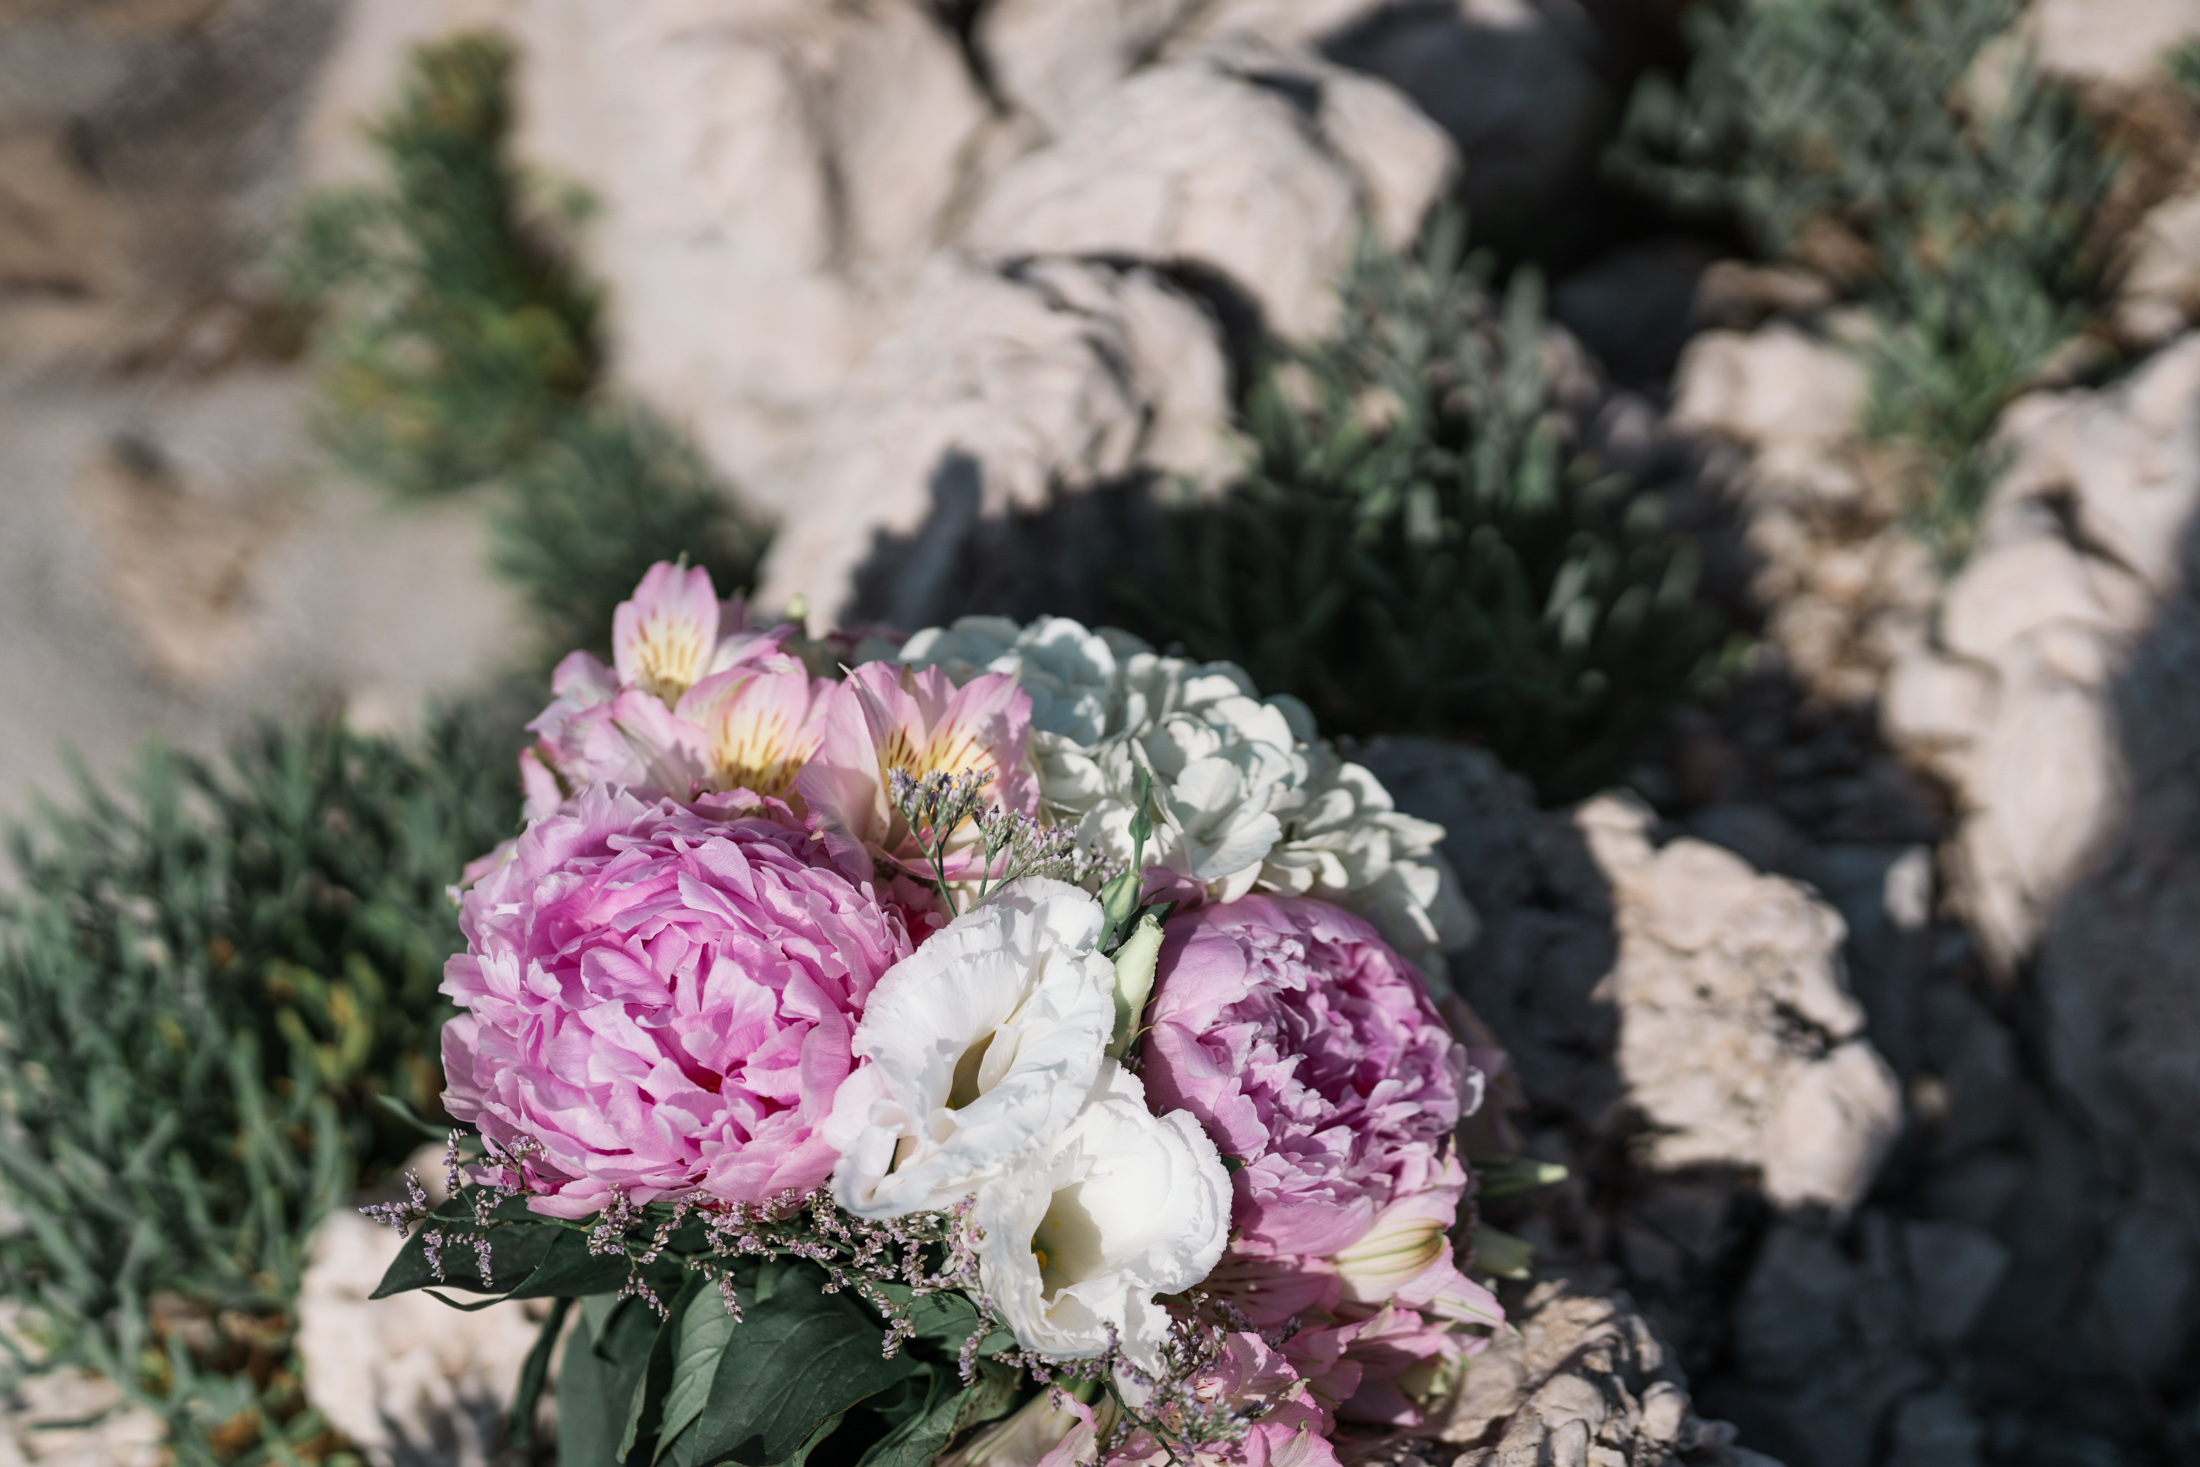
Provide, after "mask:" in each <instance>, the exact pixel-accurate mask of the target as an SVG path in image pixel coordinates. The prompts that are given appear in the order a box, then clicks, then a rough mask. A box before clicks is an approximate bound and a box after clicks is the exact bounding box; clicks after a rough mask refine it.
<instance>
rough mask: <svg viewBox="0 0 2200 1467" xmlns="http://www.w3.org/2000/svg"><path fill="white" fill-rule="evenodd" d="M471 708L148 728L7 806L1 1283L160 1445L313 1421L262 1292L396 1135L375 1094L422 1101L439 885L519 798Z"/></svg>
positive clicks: (504, 756)
mask: <svg viewBox="0 0 2200 1467" xmlns="http://www.w3.org/2000/svg"><path fill="white" fill-rule="evenodd" d="M484 725H485V721H484V720H483V719H481V718H480V717H478V716H462V715H455V714H454V715H448V716H445V717H443V718H441V719H440V720H438V721H437V722H436V723H435V724H434V725H433V727H432V728H431V729H430V730H429V732H428V733H427V734H426V735H425V736H424V737H423V738H422V739H421V740H420V741H419V742H418V743H417V744H409V745H400V744H398V743H395V742H392V741H390V740H386V739H378V738H368V737H363V736H360V735H357V734H353V733H349V732H347V731H345V730H344V729H342V728H341V727H338V726H333V725H302V726H288V727H274V726H270V727H268V728H266V729H264V730H263V731H262V732H261V733H260V734H259V735H258V736H256V737H255V738H253V739H251V740H249V741H247V742H246V743H244V744H243V745H241V746H239V747H238V748H236V749H235V750H233V752H232V753H231V755H230V757H229V758H227V759H226V760H223V761H220V762H209V761H204V760H200V759H196V758H192V757H189V756H186V755H182V754H177V753H172V752H167V751H162V750H154V751H152V752H150V753H148V754H147V755H146V757H145V759H144V760H143V762H142V763H141V764H140V765H139V767H138V768H137V770H136V771H135V773H134V777H133V778H131V779H130V781H129V782H128V788H127V793H126V794H123V795H118V794H116V793H114V792H113V791H111V790H110V789H108V788H106V787H104V786H103V785H102V784H101V783H99V782H98V781H95V780H93V779H92V778H91V777H90V776H88V775H87V776H85V777H84V778H83V779H82V781H81V789H80V792H79V794H78V796H77V799H76V802H75V805H74V807H73V808H69V809H60V808H51V807H49V808H48V809H47V810H45V811H44V812H43V820H42V822H41V826H42V828H39V829H35V830H34V829H20V830H17V831H16V832H14V835H13V846H14V856H15V861H16V864H17V867H18V869H19V873H20V886H19V888H18V889H17V890H16V891H14V892H12V893H10V894H8V895H7V896H6V898H5V899H4V905H0V1051H4V1053H0V1108H4V1114H5V1116H6V1125H5V1129H4V1131H0V1185H4V1190H5V1195H6V1198H7V1201H8V1203H9V1205H10V1206H11V1207H12V1208H13V1209H14V1210H15V1212H16V1213H18V1214H19V1215H20V1217H21V1218H22V1222H23V1225H22V1227H21V1228H20V1230H17V1231H15V1232H13V1233H11V1234H9V1235H7V1236H4V1237H0V1288H4V1291H5V1293H6V1294H7V1295H8V1296H9V1297H11V1298H15V1299H19V1300H22V1301H24V1302H25V1303H26V1304H29V1305H30V1306H32V1308H33V1309H34V1311H35V1314H36V1317H37V1318H38V1320H39V1325H38V1327H39V1328H40V1329H41V1330H43V1331H44V1332H45V1333H47V1334H48V1336H49V1337H50V1340H49V1342H50V1344H51V1345H52V1347H53V1348H54V1349H55V1350H56V1351H57V1352H59V1354H60V1356H61V1357H62V1358H65V1359H77V1360H81V1361H83V1362H85V1363H87V1364H90V1365H93V1366H95V1367H97V1368H98V1369H100V1370H102V1371H103V1372H105V1373H106V1374H107V1375H109V1376H110V1377H111V1378H113V1379H115V1380H116V1381H118V1382H121V1383H122V1384H124V1385H125V1386H126V1387H129V1388H131V1389H133V1390H135V1391H137V1392H140V1393H142V1395H143V1397H144V1398H145V1399H147V1400H149V1401H151V1402H153V1403H154V1404H156V1405H158V1406H159V1407H161V1408H162V1409H163V1410H164V1411H165V1412H166V1413H167V1414H168V1415H169V1416H170V1418H171V1421H172V1423H173V1424H174V1425H175V1426H176V1427H177V1431H176V1436H175V1440H176V1449H177V1450H178V1451H179V1453H182V1454H183V1456H184V1457H185V1459H186V1460H191V1459H194V1458H195V1457H197V1456H202V1455H206V1454H208V1453H211V1454H213V1456H215V1457H219V1458H222V1459H224V1460H232V1461H248V1460H262V1459H264V1460H277V1459H280V1456H281V1453H280V1452H279V1451H278V1450H277V1446H276V1443H277V1442H278V1440H280V1441H283V1442H287V1443H288V1444H289V1448H288V1449H289V1450H297V1449H299V1448H300V1446H301V1443H306V1442H310V1441H312V1440H314V1439H316V1438H317V1437H318V1435H319V1434H320V1432H321V1428H320V1427H319V1426H318V1425H317V1424H316V1423H315V1422H314V1421H313V1420H312V1419H311V1417H310V1413H306V1412H305V1410H304V1403H303V1397H302V1395H301V1394H300V1393H299V1390H298V1382H297V1380H296V1378H295V1372H294V1369H293V1368H292V1367H290V1366H289V1365H288V1363H287V1359H288V1348H287V1346H288V1331H289V1328H290V1324H289V1317H288V1311H289V1308H290V1305H291V1301H292V1300H293V1298H294V1297H295V1295H296V1291H297V1286H298V1280H299V1277H300V1274H301V1272H302V1271H303V1268H304V1256H303V1255H304V1248H305V1244H306V1239H307V1237H308V1236H309V1235H310V1233H311V1230H312V1228H313V1226H314V1225H315V1224H316V1223H317V1222H318V1221H319V1220H320V1219H321V1217H322V1216H324V1215H325V1214H326V1213H327V1212H328V1211H329V1210H330V1209H331V1208H334V1207H337V1206H340V1205H343V1204H344V1203H345V1202H346V1201H347V1200H348V1199H349V1197H350V1196H351V1192H352V1189H353V1186H354V1184H355V1182H356V1181H357V1180H358V1179H359V1178H360V1176H361V1175H365V1176H366V1177H368V1178H370V1179H371V1178H372V1177H373V1176H374V1175H376V1174H378V1173H380V1172H382V1171H386V1170H387V1169H388V1168H389V1167H390V1166H391V1165H393V1164H394V1163H396V1162H398V1161H400V1160H401V1159H403V1158H404V1157H405V1156H406V1155H407V1154H409V1153H410V1152H411V1151H412V1150H413V1149H414V1148H415V1147H417V1146H418V1145H419V1144H420V1137H419V1135H418V1133H417V1130H416V1128H415V1127H413V1126H412V1125H409V1124H408V1123H407V1122H406V1120H404V1119H402V1118H401V1116H400V1115H399V1114H398V1113H395V1112H393V1111H392V1110H391V1109H390V1108H389V1107H387V1106H386V1105H384V1104H382V1103H381V1102H382V1101H383V1099H384V1098H385V1097H387V1098H388V1099H391V1100H394V1101H397V1102H399V1103H400V1104H401V1105H402V1106H403V1107H405V1108H406V1109H408V1110H410V1111H411V1112H413V1113H414V1114H417V1115H423V1116H434V1115H439V1114H440V1107H439V1105H438V1102H437V1097H438V1095H439V1093H440V1092H441V1090H442V1075H441V1071H440V1068H439V1067H438V1065H437V1064H436V1062H435V1060H434V1054H435V1047H436V1039H435V1035H436V1029H437V1027H438V1026H439V1024H440V1023H441V1021H442V1018H443V1017H444V1015H445V1014H446V1013H447V1012H448V1006H447V1005H446V1004H445V1003H444V1002H443V1001H442V999H441V998H440V997H439V996H438V995H437V992H436V988H437V985H438V983H439V982H440V981H441V974H442V967H443V961H444V959H445V957H446V956H448V954H449V953H451V952H452V951H453V950H455V949H456V947H457V946H458V945H459V938H458V930H457V915H456V913H455V911H454V910H453V909H452V907H451V904H450V902H449V900H448V898H447V897H446V896H445V894H444V889H445V887H446V886H447V885H448V884H449V883H451V882H453V881H455V880H457V878H458V874H459V870H460V868H461V866H462V865H463V864H464V862H465V861H466V860H468V859H470V858H471V857H473V856H475V855H478V854H479V853H480V852H481V851H483V850H485V849H487V848H488V847H489V846H490V845H492V844H494V843H495V842H496V841H497V840H499V839H501V838H502V837H503V836H505V835H507V834H509V833H510V831H511V829H512V828H513V825H514V822H515V820H516V818H517V814H518V809H517V806H518V799H517V791H516V790H515V788H514V780H513V777H512V771H511V763H510V745H511V742H512V738H511V735H510V733H509V732H508V731H492V730H491V729H489V728H487V727H486V726H484ZM500 734H501V736H500ZM209 1433H211V1434H212V1435H209ZM224 1433H226V1435H224ZM222 1442H227V1443H228V1444H229V1447H231V1448H235V1449H236V1450H226V1449H222V1450H218V1449H217V1448H218V1446H219V1444H220V1443H222ZM255 1444H256V1445H255ZM246 1447H251V1448H252V1452H247V1453H244V1455H239V1453H240V1452H243V1451H244V1449H245V1448H246ZM270 1452H274V1453H276V1455H275V1456H274V1457H268V1456H267V1455H266V1454H267V1453H270ZM255 1454H257V1455H255Z"/></svg>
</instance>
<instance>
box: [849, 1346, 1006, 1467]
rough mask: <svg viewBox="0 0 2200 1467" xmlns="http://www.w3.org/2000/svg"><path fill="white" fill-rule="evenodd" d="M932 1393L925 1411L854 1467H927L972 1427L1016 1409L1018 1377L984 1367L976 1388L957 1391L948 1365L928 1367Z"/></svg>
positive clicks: (956, 1378)
mask: <svg viewBox="0 0 2200 1467" xmlns="http://www.w3.org/2000/svg"><path fill="white" fill-rule="evenodd" d="M930 1374H931V1382H930V1384H931V1393H930V1395H929V1397H928V1399H927V1401H926V1403H925V1406H924V1409H922V1410H921V1411H918V1412H916V1413H914V1414H913V1415H911V1416H909V1417H908V1418H907V1419H905V1420H904V1421H902V1422H901V1424H900V1425H898V1426H896V1427H895V1428H894V1429H893V1430H892V1431H889V1432H888V1433H887V1434H886V1435H885V1436H883V1437H881V1438H879V1439H878V1440H877V1441H875V1442H873V1443H872V1444H871V1446H870V1449H869V1450H867V1451H866V1452H864V1454H863V1456H862V1457H861V1458H859V1459H858V1461H857V1467H926V1464H927V1463H929V1462H931V1461H932V1460H933V1459H934V1458H935V1457H937V1456H939V1454H940V1453H941V1452H942V1451H943V1450H944V1449H945V1448H946V1446H947V1444H948V1443H949V1442H951V1441H953V1440H954V1439H955V1438H956V1437H958V1436H960V1435H961V1434H962V1433H963V1432H965V1431H967V1430H969V1429H970V1428H971V1427H974V1426H978V1425H982V1424H983V1423H985V1422H988V1421H996V1420H999V1419H1000V1418H1001V1417H1003V1416H1006V1415H1007V1414H1008V1413H1009V1412H1011V1411H1013V1410H1015V1409H1016V1404H1017V1397H1018V1396H1019V1395H1020V1394H1021V1387H1022V1381H1023V1377H1022V1375H1021V1373H1020V1372H1018V1371H1014V1370H1010V1369H1006V1368H1004V1367H1003V1366H1000V1365H998V1364H994V1363H992V1362H988V1363H986V1364H985V1365H983V1366H981V1367H980V1374H979V1376H978V1380H977V1383H976V1384H975V1385H971V1386H967V1387H965V1386H962V1385H961V1380H960V1377H959V1376H958V1375H957V1374H956V1373H955V1367H954V1366H953V1365H949V1364H945V1363H941V1364H936V1365H934V1366H933V1367H932V1368H931V1372H930Z"/></svg>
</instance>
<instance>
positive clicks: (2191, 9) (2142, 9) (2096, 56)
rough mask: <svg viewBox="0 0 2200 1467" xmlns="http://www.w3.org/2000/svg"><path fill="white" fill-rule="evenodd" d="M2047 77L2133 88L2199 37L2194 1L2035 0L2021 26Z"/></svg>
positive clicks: (2199, 12) (2199, 22)
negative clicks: (2168, 53)
mask: <svg viewBox="0 0 2200 1467" xmlns="http://www.w3.org/2000/svg"><path fill="white" fill-rule="evenodd" d="M2019 26H2020V31H2021V32H2022V34H2023V35H2024V36H2025V37H2026V38H2027V39H2028V40H2029V41H2030V42H2031V43H2032V47H2033V50H2034V53H2035V54H2036V55H2037V56H2038V58H2039V68H2040V71H2041V73H2042V74H2043V75H2045V76H2050V77H2055V78H2058V79H2061V80H2064V81H2071V82H2078V83H2081V84H2083V83H2092V84H2101V85H2107V86H2112V87H2118V88H2121V87H2130V86H2135V85H2139V84H2141V83H2144V82H2145V81H2147V80H2148V79H2149V77H2150V76H2152V75H2154V74H2156V71H2157V68H2158V67H2159V65H2160V62H2161V57H2162V53H2163V52H2165V51H2169V50H2172V49H2173V48H2175V47H2176V46H2178V45H2180V44H2182V43H2183V42H2185V41H2188V40H2191V39H2193V38H2194V37H2200V4H2196V3H2195V0H2033V3H2032V7H2031V9H2030V10H2028V11H2027V12H2026V13H2025V16H2024V18H2023V20H2022V21H2021V22H2020V23H2019Z"/></svg>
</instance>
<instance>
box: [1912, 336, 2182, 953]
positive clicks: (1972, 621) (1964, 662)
mask: <svg viewBox="0 0 2200 1467" xmlns="http://www.w3.org/2000/svg"><path fill="white" fill-rule="evenodd" d="M2196 392H2200V339H2188V340H2186V341H2184V342H2181V343H2180V344H2178V345H2177V346H2174V347H2172V348H2170V349H2168V350H2166V351H2164V352H2163V353H2161V354H2160V355H2158V356H2157V357H2155V358H2154V359H2153V360H2151V361H2150V362H2149V363H2148V364H2147V365H2146V366H2145V367H2144V368H2142V369H2141V370H2140V371H2139V372H2138V373H2137V374H2135V375H2134V376H2133V377H2131V378H2130V379H2128V380H2126V381H2125V382H2123V383H2121V384H2119V385H2118V386H2116V387H2114V388H2112V389H2108V390H2105V391H2101V392H2077V393H2067V394H2061V395H2059V396H2056V397H2053V398H2035V399H2032V400H2028V401H2026V402H2021V403H2019V404H2017V405H2016V407H2014V408H2012V409H2011V411H2010V413H2009V415H2008V417H2007V419H2006V421H2005V423H2004V426H2003V429H2002V432H2003V435H2004V441H2005V442H2007V443H2008V444H2009V445H2010V448H2011V450H2012V452H2013V455H2014V461H2013V463H2012V465H2011V467H2010V469H2009V471H2008V473H2007V474H2006V475H2005V477H2004V478H2003V479H2002V480H2001V481H2000V482H1999V483H1998V484H1997V485H1996V487H1995V489H1994V491H1993V495H1992V498H1991V500H1990V501H1989V503H1988V506H1987V510H1986V514H1985V517H1984V520H1983V522H1982V540H1983V548H1982V549H1981V551H1980V552H1979V553H1978V554H1977V555H1976V556H1975V557H1974V558H1973V559H1972V561H1971V562H1970V563H1969V564H1968V565H1967V566H1965V568H1964V569H1963V571H1962V572H1961V574H1959V575H1958V576H1957V577H1956V579H1955V580H1954V582H1952V583H1951V585H1950V586H1949V588H1948V593H1947V597H1946V602H1945V604H1944V606H1943V609H1942V611H1941V614H1940V618H1939V625H1938V627H1937V630H1936V636H1935V638H1934V641H1933V644H1932V645H1929V646H1922V647H1919V648H1916V649H1914V650H1912V651H1910V652H1909V653H1907V654H1905V655H1904V656H1902V657H1900V658H1898V660H1897V661H1896V664H1895V667H1894V670H1893V674H1892V676H1891V679H1890V684H1889V687H1890V694H1889V697H1888V700H1887V704H1886V724H1885V726H1886V730H1887V734H1888V737H1889V738H1890V739H1891V740H1892V741H1893V742H1894V743H1895V744H1896V745H1897V746H1898V747H1901V748H1904V749H1905V750H1906V751H1908V752H1909V753H1911V754H1912V756H1913V757H1916V758H1918V759H1919V760H1920V761H1922V762H1924V763H1926V764H1928V765H1929V766H1930V767H1932V768H1933V769H1935V770H1936V771H1937V772H1939V773H1940V774H1941V775H1942V776H1943V777H1944V778H1946V779H1948V780H1949V781H1950V783H1951V784H1952V785H1954V787H1955V788H1956V791H1957V793H1958V798H1959V800H1960V802H1961V803H1962V805H1963V806H1964V807H1965V813H1964V817H1963V823H1962V827H1961V830H1960V833H1959V836H1958V839H1957V849H1958V852H1959V854H1960V857H1961V860H1960V871H1961V877H1962V883H1963V887H1964V896H1965V900H1966V903H1967V906H1968V908H1969V910H1970V913H1971V916H1972V919H1973V921H1974V923H1975V924H1976V926H1977V929H1978V932H1979V936H1980V938H1981V939H1982V941H1983V942H1984V943H1985V946H1986V950H1987V953H1988V955H1989V957H1990V958H1992V959H1993V960H1994V961H1995V962H1996V963H1998V964H2000V965H2002V966H2004V967H2007V966H2009V965H2012V964H2014V963H2015V962H2017V961H2018V960H2019V959H2020V958H2021V957H2022V956H2023V955H2024V954H2025V953H2026V952H2027V951H2028V950H2029V949H2030V948H2031V946H2032V945H2033V943H2034V942H2035V941H2036V940H2037V939H2038V937H2039V935H2040V932H2041V928H2042V924H2043V922H2044V921H2045V919H2046V916H2047V914H2048V913H2049V912H2050V911H2051V910H2052V909H2053V907H2054V906H2055V904H2056V903H2057V902H2058V901H2059V900H2060V899H2061V898H2062V897H2063V896H2064V894H2065V893H2067V892H2068V891H2069V889H2070V887H2071V884H2072V883H2073V882H2074V881H2075V880H2076V879H2078V877H2079V876H2080V875H2081V874H2082V873H2083V872H2084V870H2085V869H2086V867H2087V863H2088V862H2089V861H2091V860H2092V859H2093V857H2094V854H2095V852H2096V851H2097V848H2098V847H2099V845H2100V843H2101V842H2102V841H2103V840H2104V839H2105V838H2106V837H2107V836H2108V834H2109V832H2110V831H2111V830H2112V829H2113V827H2114V825H2115V823H2116V821H2117V820H2118V818H2119V817H2120V814H2121V812H2122V811H2123V810H2124V809H2125V808H2126V802H2127V800H2128V798H2129V796H2128V793H2127V783H2128V775H2127V772H2126V770H2125V768H2124V759H2123V756H2122V755H2121V754H2120V752H2119V751H2118V749H2117V748H2116V743H2117V732H2116V729H2115V728H2114V726H2113V719H2112V713H2111V708H2110V696H2111V695H2110V689H2111V687H2112V685H2113V684H2114V682H2115V681H2116V679H2117V678H2118V676H2119V674H2120V672H2121V670H2122V669H2123V667H2124V666H2125V665H2126V663H2127V662H2128V659H2129V657H2130V655H2131V649H2132V647H2133V646H2134V644H2135V643H2136V641H2137V639H2138V638H2139V637H2140V636H2141V635H2142V634H2143V633H2144V632H2145V630H2146V629H2147V627H2148V626H2149V624H2150V623H2152V622H2153V621H2154V620H2155V619H2156V618H2157V617H2158V616H2159V615H2160V608H2161V606H2162V605H2163V598H2164V597H2167V596H2172V595H2174V594H2175V592H2176V588H2177V587H2178V585H2179V584H2180V578H2181V577H2182V575H2183V574H2184V573H2185V567H2186V565H2187V564H2188V561H2187V558H2186V553H2185V551H2184V550H2183V548H2182V547H2183V545H2184V540H2185V528H2186V525H2187V524H2188V523H2189V522H2190V520H2191V519H2192V516H2193V511H2194V509H2195V508H2196V506H2200V410H2196V409H2195V408H2194V407H2193V406H2192V399H2193V396H2194V394H2195V393H2196Z"/></svg>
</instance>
